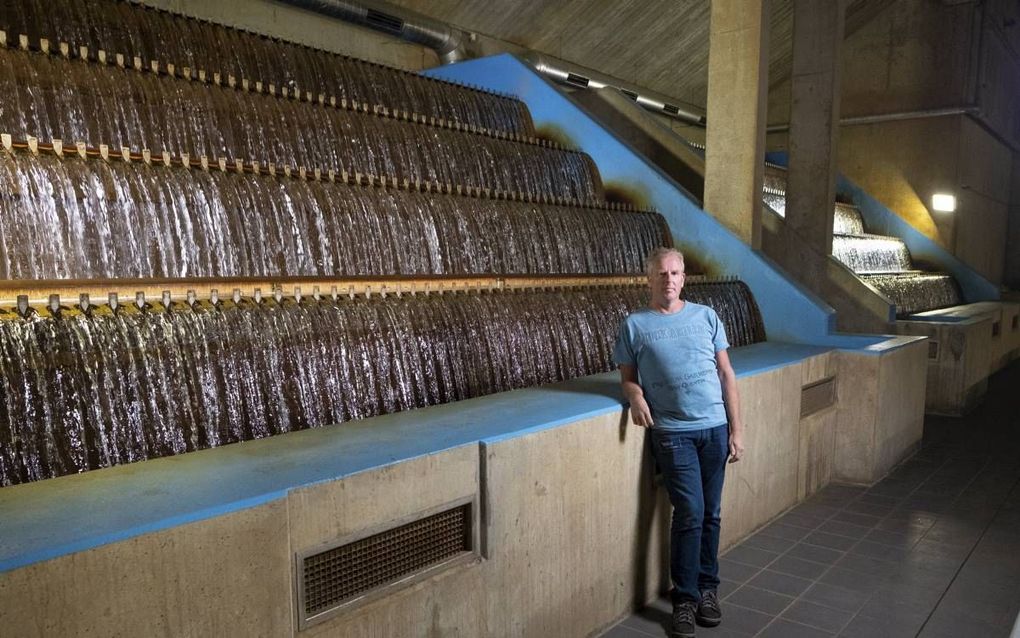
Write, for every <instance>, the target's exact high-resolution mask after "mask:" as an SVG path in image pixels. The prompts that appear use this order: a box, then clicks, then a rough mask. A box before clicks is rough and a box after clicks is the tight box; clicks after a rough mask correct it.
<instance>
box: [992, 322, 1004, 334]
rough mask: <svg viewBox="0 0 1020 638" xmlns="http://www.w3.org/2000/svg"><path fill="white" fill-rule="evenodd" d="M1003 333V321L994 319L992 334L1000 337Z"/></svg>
mask: <svg viewBox="0 0 1020 638" xmlns="http://www.w3.org/2000/svg"><path fill="white" fill-rule="evenodd" d="M1001 334H1002V322H1001V321H993V322H992V336H993V337H998V336H999V335H1001Z"/></svg>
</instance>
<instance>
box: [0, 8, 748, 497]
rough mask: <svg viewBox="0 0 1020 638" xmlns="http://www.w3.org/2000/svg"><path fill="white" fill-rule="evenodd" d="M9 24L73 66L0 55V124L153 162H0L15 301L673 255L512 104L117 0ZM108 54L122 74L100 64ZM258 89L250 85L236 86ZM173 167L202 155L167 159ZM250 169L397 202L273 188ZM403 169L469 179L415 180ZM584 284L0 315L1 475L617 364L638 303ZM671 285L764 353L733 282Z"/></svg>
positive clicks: (23, 12)
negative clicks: (50, 290)
mask: <svg viewBox="0 0 1020 638" xmlns="http://www.w3.org/2000/svg"><path fill="white" fill-rule="evenodd" d="M0 28H3V29H6V31H7V33H8V34H9V42H14V41H15V38H16V36H17V35H20V34H27V35H28V36H29V40H30V43H31V45H32V46H33V47H36V46H38V47H39V48H45V47H43V46H42V44H41V43H40V42H39V38H47V39H48V40H49V42H50V49H51V51H56V50H57V49H56V48H55V47H58V44H57V43H60V42H66V43H68V44H69V45H70V46H69V48H68V51H67V54H66V55H64V56H62V55H58V54H57V53H55V52H54V53H51V54H46V53H44V52H27V51H14V50H0V92H3V94H4V95H5V101H4V102H3V104H2V105H0V132H3V133H9V134H14V135H15V137H16V138H17V139H18V140H21V139H24V138H23V136H29V135H30V136H34V137H36V138H39V139H42V141H43V142H49V141H50V140H52V139H55V138H59V139H63V140H65V141H66V142H67V143H68V144H69V145H70V144H73V143H74V142H78V141H82V142H84V143H86V144H87V145H89V146H93V147H94V146H96V145H98V144H107V145H110V146H112V147H113V150H114V157H116V156H117V154H118V151H119V150H120V147H127V148H129V149H133V150H134V151H135V152H136V153H137V152H138V151H140V150H141V149H143V148H144V149H147V150H149V151H151V152H152V154H153V157H150V158H149V159H154V160H155V164H150V163H149V162H148V161H145V156H144V155H142V157H141V158H138V157H136V158H135V159H134V160H133V161H130V162H129V161H120V160H115V159H110V160H109V161H102V160H99V159H95V158H91V159H80V158H77V157H70V155H71V153H72V151H70V148H69V149H68V152H67V153H65V157H62V158H60V157H56V155H57V154H58V153H57V151H56V149H53V153H54V155H49V154H48V152H49V151H46V152H43V153H41V154H36V153H34V152H32V151H29V152H20V151H12V152H11V153H7V154H3V153H0V238H2V239H0V276H2V277H4V278H7V279H15V280H19V285H20V284H21V283H26V287H28V288H31V282H32V281H33V280H51V279H52V280H68V279H94V278H109V279H117V278H124V277H136V278H142V279H151V278H160V279H162V278H169V279H175V278H199V277H200V278H232V277H254V278H260V277H278V278H283V277H341V278H344V277H355V276H372V277H387V276H415V277H430V276H447V275H455V276H470V275H483V274H484V275H495V276H500V277H501V276H504V275H530V276H535V277H552V276H559V275H591V276H594V275H598V274H622V273H636V272H640V271H641V270H642V263H641V261H642V259H643V257H644V255H645V254H647V253H648V252H649V251H650V250H651V249H653V248H654V247H656V246H659V245H663V244H669V243H670V237H669V236H668V234H667V233H666V232H665V228H666V227H665V224H664V221H663V219H662V217H661V216H659V215H657V214H654V213H645V212H624V211H620V210H608V209H607V208H612V207H607V206H605V202H604V201H603V198H604V195H603V191H602V186H601V182H600V180H599V176H598V172H597V170H596V169H595V167H594V165H593V164H592V162H591V160H590V159H589V158H588V157H587V156H586V155H583V154H581V153H576V152H572V151H566V150H562V149H558V148H550V147H549V146H548V145H545V144H539V143H533V142H526V141H521V139H520V138H521V137H524V138H527V137H531V136H533V135H534V129H533V126H532V123H531V119H530V116H529V115H528V112H527V110H526V109H525V108H524V106H523V104H522V103H520V102H519V101H517V100H514V99H510V98H507V97H503V96H497V95H493V94H489V93H485V92H481V91H475V90H472V89H469V88H466V87H459V86H453V85H449V84H444V83H442V82H438V81H435V80H430V79H426V78H423V77H420V76H417V75H413V74H409V73H405V72H402V71H397V70H394V69H387V68H384V67H380V66H378V65H372V64H368V63H364V62H360V61H355V60H351V59H348V58H343V57H340V56H335V55H332V54H327V53H323V52H321V51H315V50H312V49H308V48H306V47H301V46H297V45H292V44H287V43H281V42H278V41H271V40H269V39H267V38H263V37H260V36H255V35H252V34H248V33H243V32H240V31H237V30H233V29H228V28H224V27H220V26H216V25H212V24H208V23H203V22H199V21H195V20H190V19H185V18H183V17H180V16H175V15H172V14H169V13H166V12H162V11H156V10H152V9H147V8H143V7H140V6H137V5H135V4H132V3H128V2H120V1H117V0H83V1H81V2H48V1H43V0H10V1H9V2H5V3H0ZM79 47H88V50H87V51H86V52H85V53H84V55H83V54H82V53H81V52H79ZM99 50H103V51H105V55H104V56H103V57H105V58H106V60H107V63H106V64H104V63H102V62H101V61H100V60H99V58H100V56H99V55H98V51H99ZM117 54H122V56H123V62H124V65H125V66H126V68H121V67H120V66H119V65H118V64H117V63H112V64H111V63H109V62H110V61H111V60H116V58H117ZM65 57H66V58H68V59H64V58H65ZM136 57H137V61H136V60H135V58H136ZM77 58H87V60H83V59H77ZM154 63H155V64H154ZM170 64H173V65H175V67H176V68H175V70H174V71H173V72H168V71H169V65H170ZM133 67H140V68H142V69H152V68H156V69H158V70H159V73H158V74H157V73H153V72H151V71H149V70H146V71H144V72H143V71H140V70H138V69H137V68H133ZM185 67H187V71H186V72H185V70H184V69H185ZM182 76H183V77H182ZM216 76H218V77H216ZM185 78H193V79H192V80H188V79H185ZM257 82H261V83H262V84H263V85H264V88H263V91H261V92H260V91H251V90H246V89H245V87H246V86H247V87H248V88H252V87H253V86H255V83H257ZM270 84H272V85H275V86H273V88H272V90H270V89H269V88H268V85H270ZM284 89H286V94H284ZM295 96H297V97H299V98H300V99H294V97H295ZM330 97H335V98H336V100H337V101H338V102H339V106H334V105H331V104H330V100H329V98H330ZM345 100H346V101H347V103H348V105H350V103H351V102H354V101H357V102H358V103H359V108H358V109H357V110H351V109H348V108H344V104H343V102H344V101H345ZM366 105H373V106H374V105H381V106H383V107H385V108H386V109H388V110H389V113H390V114H391V115H393V111H394V110H400V111H402V112H401V113H400V114H399V115H400V117H387V116H386V112H387V111H385V110H383V109H380V112H379V113H375V112H373V113H368V112H365V110H366V109H365V108H364V107H365V106H366ZM403 111H410V112H413V113H415V114H416V115H417V116H419V117H417V119H418V121H417V122H414V121H408V118H407V117H406V116H407V113H404V112H403ZM421 116H424V118H423V117H421ZM436 118H442V119H444V120H452V121H455V122H458V123H459V124H460V126H458V127H454V128H451V127H450V126H449V125H448V124H447V125H436V124H435V123H434V122H433V121H432V120H433V119H436ZM426 119H427V120H428V123H425V120H426ZM456 128H460V129H461V130H455V129H456ZM465 129H470V131H471V132H469V131H468V130H465ZM511 138H513V139H511ZM29 146H30V147H31V144H29ZM44 150H45V149H44ZM163 152H166V153H168V154H170V155H172V156H174V157H175V158H178V164H179V163H180V162H179V159H180V156H181V155H182V154H185V153H186V154H188V155H189V156H190V157H191V158H197V157H203V156H204V157H206V158H208V159H210V160H213V161H212V163H211V167H210V168H209V169H208V170H206V169H201V168H197V167H195V168H184V167H180V166H177V165H175V166H174V167H168V166H161V165H160V159H162V158H161V157H160V155H161V154H162V153H163ZM86 154H88V151H86ZM140 159H141V161H140ZM217 159H224V160H227V163H226V164H223V165H221V164H220V163H219V162H217V161H216V160H217ZM235 160H236V161H237V162H240V165H241V168H245V169H246V171H247V172H240V170H239V169H238V168H237V166H238V165H237V164H236V163H235ZM253 162H258V163H260V164H262V165H263V169H264V168H265V164H268V163H270V162H272V163H273V164H274V165H275V166H276V167H279V166H281V165H282V166H287V167H304V168H307V169H316V168H317V169H321V170H322V171H323V173H320V174H319V177H320V178H322V176H323V174H325V173H328V172H329V171H330V170H333V171H335V172H336V173H341V172H343V171H346V172H349V173H350V174H353V173H357V172H360V173H363V174H371V175H377V176H386V177H392V178H394V179H395V180H397V182H398V185H399V187H397V188H394V184H393V182H392V181H389V180H387V185H386V186H385V187H383V186H380V185H378V180H373V182H374V183H375V184H376V185H373V186H362V185H360V184H358V185H353V184H349V183H345V182H344V180H343V179H341V180H339V181H334V180H332V179H329V178H328V177H326V178H325V179H315V178H308V175H307V173H305V174H302V172H301V171H298V173H297V174H296V175H294V176H285V174H286V171H274V172H275V174H267V171H266V170H256V167H255V165H253ZM254 173H259V174H254ZM281 173H283V174H281ZM404 180H407V182H408V184H407V185H406V186H405V185H404V184H403V183H402V182H403V181H404ZM416 180H420V181H421V182H422V183H428V184H434V183H436V182H440V183H444V184H452V185H454V186H461V187H468V188H472V190H473V191H474V192H473V193H471V195H472V196H461V195H458V194H452V193H449V192H447V193H445V194H437V193H435V192H427V193H423V192H420V191H419V190H418V189H416V188H415V187H414V186H415V181H416ZM429 190H430V191H434V189H433V188H431V187H430V188H429ZM454 190H456V189H454ZM508 193H513V194H514V195H513V196H512V199H511V200H507V199H506V196H507V194H508ZM521 193H523V194H525V195H529V196H530V197H527V198H522V197H520V194H521ZM490 195H496V197H491V196H490ZM521 199H531V200H532V201H535V200H540V201H543V202H545V201H549V200H553V201H559V203H557V204H549V203H541V204H539V203H526V202H524V201H519V200H521ZM578 202H582V203H584V204H586V206H584V207H582V206H580V205H578ZM592 204H595V205H594V206H592ZM146 283H148V284H153V282H146ZM179 283H180V282H175V284H174V285H175V287H176V288H178V289H179V288H180V287H181V286H180V285H178V284H179ZM206 283H207V282H206ZM596 283H597V280H595V282H594V283H590V284H588V287H581V286H580V285H577V284H570V285H572V286H576V287H574V288H571V289H557V290H555V291H552V290H547V289H546V290H543V289H539V290H538V291H535V290H529V291H527V292H492V293H490V292H477V293H471V294H466V293H460V294H426V295H398V296H393V295H390V296H379V295H376V296H374V297H371V298H365V297H354V296H353V294H352V295H351V296H349V297H342V298H336V297H334V296H331V297H329V298H325V299H320V298H319V297H318V296H315V297H314V298H308V297H305V298H301V297H300V295H298V294H297V293H296V292H295V297H283V296H282V295H281V296H273V297H272V298H268V299H261V298H259V299H258V300H256V299H248V298H242V297H239V296H238V297H236V298H235V299H232V300H229V301H222V302H221V301H198V302H196V303H194V304H191V303H183V302H180V301H171V300H169V299H168V300H167V301H166V304H165V305H163V304H155V305H149V306H145V307H144V308H138V307H136V306H133V305H120V306H116V305H114V306H110V305H105V306H89V305H88V304H84V305H83V307H84V308H86V309H85V310H82V307H76V308H64V309H62V310H59V311H53V312H47V311H44V314H41V315H40V314H38V313H36V312H35V311H25V309H24V308H22V309H20V310H19V312H13V311H7V312H3V311H0V485H5V484H13V483H21V482H26V481H32V480H38V479H44V478H48V477H53V476H59V475H63V474H68V473H74V472H81V471H85V470H88V469H93V468H100V467H108V466H111V465H117V464H123V463H130V462H133V461H139V460H144V459H149V458H154V457H159V456H167V455H173V454H179V453H183V452H188V451H191V450H197V449H203V448H208V447H214V446H217V445H223V444H227V443H233V442H237V441H244V440H250V439H255V438H260V437H265V436H271V435H274V434H279V433H283V432H289V431H292V430H299V429H303V428H308V427H318V426H323V425H327V424H331V423H337V422H342V421H349V420H352V419H359V418H365V417H370V416H374V415H378V414H384V413H391V412H395V411H399V410H407V409H412V408H416V407H421V406H426V405H433V404H437V403H443V402H448V401H456V400H459V399H465V398H469V397H475V396H479V395H482V394H487V393H492V392H500V391H504V390H510V389H513V388H521V387H527V386H530V385H536V384H541V383H548V382H552V381H557V380H561V379H567V378H571V377H576V376H580V375H584V374H591V373H595V372H600V371H605V370H608V369H609V368H610V366H611V360H610V350H611V344H612V341H613V338H614V337H615V334H616V330H617V326H618V323H619V321H620V319H621V318H622V317H623V316H624V314H625V313H627V312H629V311H630V310H633V309H635V308H637V307H639V306H641V305H644V303H645V292H644V290H643V289H642V288H641V287H628V288H599V287H595V284H596ZM153 285H154V284H153ZM168 285H170V284H168ZM550 285H554V284H552V283H550ZM555 285H560V284H555ZM142 287H146V288H151V287H152V285H147V286H145V285H143V286H142ZM211 287H212V286H209V288H211ZM397 287H398V289H399V286H397ZM685 294H686V297H687V298H688V299H691V300H692V301H697V302H699V303H707V304H709V305H711V306H713V307H714V308H715V309H716V310H717V311H718V312H719V314H720V316H721V317H722V319H723V322H724V324H725V325H726V329H727V333H728V335H729V337H730V341H731V343H732V344H733V345H734V346H740V345H746V344H749V343H754V342H757V341H761V340H763V339H764V338H765V335H764V330H763V327H762V322H761V316H760V313H759V312H758V308H757V306H756V305H755V302H754V299H753V298H752V297H751V296H750V293H749V291H748V290H747V287H746V286H744V285H743V284H740V283H734V282H728V283H712V284H694V283H692V284H691V285H690V286H688V288H687V289H686V292H685ZM54 303H56V301H54Z"/></svg>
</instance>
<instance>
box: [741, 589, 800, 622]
mask: <svg viewBox="0 0 1020 638" xmlns="http://www.w3.org/2000/svg"><path fill="white" fill-rule="evenodd" d="M726 601H727V602H728V603H731V604H735V605H740V606H741V607H746V608H748V609H753V610H755V611H760V612H762V613H765V614H768V615H770V616H775V615H778V614H779V613H781V612H782V611H783V610H784V609H786V607H787V605H789V604H790V603H792V602H793V598H792V597H790V596H783V595H782V594H777V593H775V592H771V591H765V590H764V589H758V588H757V587H752V586H750V585H744V586H743V587H741V588H740V589H738V590H737V591H735V592H733V593H732V594H730V596H729V598H727V599H726Z"/></svg>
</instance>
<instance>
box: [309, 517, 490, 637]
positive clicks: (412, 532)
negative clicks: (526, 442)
mask: <svg viewBox="0 0 1020 638" xmlns="http://www.w3.org/2000/svg"><path fill="white" fill-rule="evenodd" d="M471 538H472V534H471V505H470V504H467V505H461V506H458V507H454V508H452V509H447V510H444V511H442V512H439V513H437V514H433V515H431V516H427V517H425V518H421V519H418V520H416V521H413V522H410V523H407V524H406V525H401V526H399V527H394V528H392V529H389V530H386V531H384V532H380V533H378V534H373V535H372V536H368V537H366V538H362V539H360V540H356V541H354V542H351V543H347V544H345V545H340V546H338V547H334V548H331V549H328V550H326V551H323V552H319V553H317V554H312V555H309V556H305V557H304V558H303V559H301V565H300V568H301V574H302V581H301V582H302V587H303V589H302V594H303V596H302V600H303V606H302V609H301V611H302V612H303V616H304V617H305V618H306V619H308V618H311V617H313V616H317V615H319V614H322V613H324V612H326V611H329V610H331V609H334V608H336V607H339V606H340V605H343V604H344V603H345V602H348V601H350V600H352V599H355V598H358V597H360V596H363V595H365V594H366V593H368V592H370V591H373V590H376V589H379V588H382V587H384V586H385V585H388V584H390V583H393V582H395V581H397V580H402V579H404V578H406V577H407V576H409V575H411V574H414V573H416V572H421V571H422V570H425V569H427V568H430V567H433V566H435V565H437V564H439V563H442V562H444V561H447V560H448V559H451V558H455V557H457V556H460V555H463V554H465V553H470V552H471V551H472V547H471V544H472V543H471Z"/></svg>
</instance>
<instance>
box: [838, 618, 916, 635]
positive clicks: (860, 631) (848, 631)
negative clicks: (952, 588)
mask: <svg viewBox="0 0 1020 638" xmlns="http://www.w3.org/2000/svg"><path fill="white" fill-rule="evenodd" d="M920 628H921V623H919V622H917V621H914V620H911V619H894V620H889V619H887V618H874V617H871V616H864V615H862V614H857V615H856V616H854V618H853V619H852V620H851V621H850V623H849V624H848V625H847V626H846V627H844V628H843V631H841V632H840V633H839V635H840V636H841V637H844V638H913V636H916V635H917V631H918V630H919V629H920Z"/></svg>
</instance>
